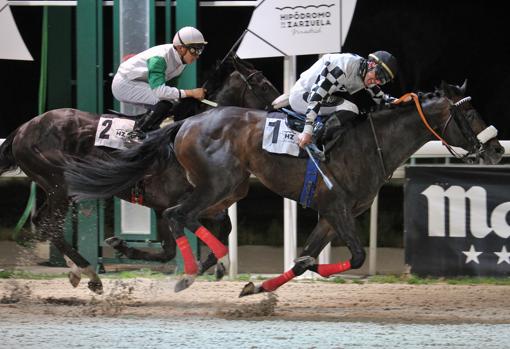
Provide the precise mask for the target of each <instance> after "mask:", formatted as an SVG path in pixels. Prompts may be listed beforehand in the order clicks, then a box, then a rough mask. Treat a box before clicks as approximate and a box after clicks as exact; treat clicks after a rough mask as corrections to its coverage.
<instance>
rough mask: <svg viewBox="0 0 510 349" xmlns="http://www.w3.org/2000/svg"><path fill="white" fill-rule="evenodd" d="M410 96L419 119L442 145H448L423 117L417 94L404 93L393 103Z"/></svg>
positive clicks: (405, 99) (402, 100)
mask: <svg viewBox="0 0 510 349" xmlns="http://www.w3.org/2000/svg"><path fill="white" fill-rule="evenodd" d="M409 97H411V98H412V99H413V101H414V104H416V109H417V110H418V114H419V115H420V118H421V121H422V122H423V124H424V125H425V127H427V129H428V130H429V131H430V132H431V133H432V134H433V135H434V136H435V137H436V138H437V139H439V140H440V141H441V142H442V143H443V144H444V145H446V146H450V145H449V144H448V142H447V141H445V140H444V139H443V137H441V136H440V135H439V134H438V133H437V132H436V131H434V129H433V128H432V127H431V126H430V125H429V123H428V121H427V119H426V118H425V114H423V109H421V104H420V99H419V98H418V95H417V94H416V93H413V92H410V93H406V94H405V95H403V96H402V97H400V98H399V99H397V100H396V101H394V102H393V104H400V103H402V102H404V101H407V99H408V98H409Z"/></svg>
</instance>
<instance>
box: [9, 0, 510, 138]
mask: <svg viewBox="0 0 510 349" xmlns="http://www.w3.org/2000/svg"><path fill="white" fill-rule="evenodd" d="M11 10H12V12H13V15H14V17H15V20H16V22H17V24H18V27H19V30H20V32H21V34H22V36H23V38H24V40H25V42H26V44H27V46H28V48H29V50H30V52H31V53H32V55H33V57H34V59H35V60H34V62H24V61H9V60H0V71H1V72H2V78H1V81H2V84H1V87H0V88H1V91H2V93H1V94H0V96H1V97H0V98H1V103H0V138H4V137H5V136H7V134H9V133H10V132H11V131H12V130H13V129H15V128H16V127H17V126H19V125H20V124H21V123H23V122H25V121H27V120H29V119H30V118H32V117H33V116H35V115H36V114H37V92H38V79H39V64H40V62H39V57H40V41H41V17H42V9H41V7H31V6H30V7H28V6H11ZM199 11H200V14H199V16H200V17H199V28H200V29H201V30H202V32H203V33H204V35H205V36H206V39H207V40H208V41H209V42H210V44H209V45H208V47H207V49H206V51H205V52H204V54H203V57H202V58H201V60H200V63H199V67H198V70H199V79H203V76H204V75H205V74H204V72H206V71H207V70H208V69H209V68H211V67H212V66H213V64H214V63H215V61H216V60H218V59H220V58H222V57H223V56H224V55H225V53H226V52H227V51H228V49H229V48H230V47H231V46H232V44H233V43H234V42H235V41H236V40H237V38H238V37H239V36H240V35H241V34H242V32H243V30H244V29H245V28H246V27H247V25H248V23H249V20H250V17H251V13H252V11H253V7H236V8H230V7H219V8H212V7H201V8H200V10H199ZM111 13H112V8H111V7H105V11H104V27H105V28H104V45H105V48H104V52H105V56H104V71H105V108H109V107H111V106H112V104H111V103H112V101H111V98H112V97H111V93H110V90H109V76H108V73H110V72H112V71H113V67H112V66H113V64H112V56H111V51H112V48H111V45H112V40H111V38H112V32H111ZM506 17H507V15H506V12H505V11H503V10H502V9H501V7H500V6H498V5H497V3H496V2H491V1H469V2H467V1H438V0H430V1H412V2H409V1H404V0H380V1H369V0H358V1H357V5H356V11H355V14H354V18H353V21H352V24H351V28H350V31H349V34H348V37H347V40H346V42H345V44H344V46H343V51H344V52H354V53H357V54H360V55H364V56H366V55H367V54H368V53H370V52H372V51H375V50H380V49H384V50H387V51H390V52H392V53H393V54H394V55H395V56H396V57H397V58H398V60H399V64H400V68H401V72H400V74H399V78H398V79H397V81H396V82H395V83H393V84H392V85H391V86H387V87H385V89H386V90H387V92H390V93H391V94H393V95H395V96H398V95H401V94H403V93H404V92H409V91H430V90H433V89H434V87H435V86H439V83H440V81H441V80H442V79H443V80H446V81H447V82H450V83H456V84H461V83H462V82H463V81H464V79H466V78H467V79H468V94H469V95H471V96H472V97H473V103H474V105H475V106H476V107H477V109H478V111H479V112H480V113H481V114H482V116H483V118H484V119H485V120H486V121H487V122H488V123H490V124H494V125H495V126H496V127H497V128H498V129H499V131H500V135H499V138H500V139H509V138H510V133H509V131H508V125H509V121H508V120H509V115H508V112H507V108H506V103H507V98H508V97H507V96H508V95H509V92H510V89H509V87H508V78H509V77H510V68H509V64H508V62H507V61H508V60H509V58H510V57H509V56H510V55H509V51H510V38H509V36H508V29H507V26H506V24H507V23H506V22H507V19H506ZM157 19H158V21H157V36H158V37H157V43H158V44H160V43H163V42H164V23H163V20H164V17H163V10H162V8H158V11H157ZM315 59H316V56H315V55H311V56H300V57H298V74H299V73H301V72H302V71H303V70H304V69H306V68H307V67H308V66H309V65H311V64H312V63H313V62H314V61H315ZM252 62H253V63H254V64H255V66H256V67H257V68H259V69H261V70H262V71H263V72H264V73H265V75H266V76H268V77H269V78H270V80H271V81H272V82H273V83H274V85H275V86H276V87H277V88H278V89H280V90H282V86H283V84H282V77H283V59H281V58H266V59H256V60H252ZM62 107H68V106H62Z"/></svg>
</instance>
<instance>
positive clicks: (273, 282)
mask: <svg viewBox="0 0 510 349" xmlns="http://www.w3.org/2000/svg"><path fill="white" fill-rule="evenodd" d="M294 276H295V275H294V272H293V271H292V269H291V270H289V271H286V272H285V273H283V274H282V275H280V276H277V277H275V278H273V279H270V280H266V281H264V282H263V283H262V288H263V289H264V290H265V291H267V292H270V291H274V290H276V289H277V288H278V287H280V286H281V285H283V284H285V283H287V282H288V281H290V280H292V279H293V278H294Z"/></svg>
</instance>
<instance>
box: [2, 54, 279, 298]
mask: <svg viewBox="0 0 510 349" xmlns="http://www.w3.org/2000/svg"><path fill="white" fill-rule="evenodd" d="M204 87H205V88H206V89H207V90H208V99H210V100H213V101H216V102H217V103H218V104H219V105H237V106H245V107H251V108H261V109H265V108H266V109H267V108H269V107H270V106H271V102H272V101H273V100H274V99H275V98H276V97H277V96H278V91H277V90H276V89H275V87H274V86H273V85H272V84H271V83H270V82H269V81H268V80H267V79H266V77H265V76H264V75H263V74H262V72H260V71H258V70H256V69H255V68H254V67H253V66H252V65H251V64H250V63H248V62H246V61H243V60H241V59H239V58H238V57H237V56H235V55H232V54H230V55H229V56H227V58H226V59H224V60H223V61H222V62H221V63H219V64H218V65H217V67H216V69H215V70H214V72H213V73H212V74H211V76H210V77H209V79H208V80H207V82H206V84H205V85H204ZM206 107H207V106H206V105H205V104H202V103H199V102H198V101H197V100H195V99H192V98H188V99H184V100H183V101H182V102H181V103H180V104H178V105H177V106H176V107H175V108H174V115H175V119H183V118H185V117H187V116H190V115H193V114H197V113H198V112H200V111H204V110H205V109H206ZM112 116H113V115H112ZM99 117H100V115H96V114H92V113H88V112H84V111H80V110H76V109H56V110H50V111H48V112H46V113H44V114H41V115H39V116H37V117H35V118H33V119H31V120H30V121H28V122H26V123H25V124H23V125H21V126H20V127H19V128H18V129H16V130H15V131H14V132H12V133H11V134H10V135H9V136H8V137H7V138H6V140H5V142H4V143H3V144H2V145H1V147H0V174H1V173H3V172H6V171H8V170H11V169H13V168H15V167H16V166H18V167H19V168H20V169H21V170H23V172H25V174H26V175H27V176H28V177H30V178H31V179H32V180H33V181H35V182H36V183H37V184H38V185H39V186H40V187H41V188H42V189H43V190H44V191H45V193H46V196H47V198H46V201H45V203H44V204H43V205H42V206H41V208H39V210H38V211H37V214H36V215H35V218H34V222H35V223H36V226H37V228H38V232H39V234H40V235H41V237H42V238H44V239H50V240H51V241H52V242H53V244H54V245H55V246H56V247H57V248H58V249H59V251H60V252H61V253H62V254H63V255H64V257H65V258H66V261H67V263H68V265H69V266H70V267H71V268H72V271H71V272H70V273H69V280H70V282H71V284H72V285H73V286H77V285H78V283H79V281H80V279H81V274H82V273H84V274H85V275H88V276H89V278H90V282H89V288H90V289H91V290H92V291H94V292H98V293H100V292H101V291H102V284H101V281H100V279H99V277H98V276H97V274H96V273H95V271H94V270H93V268H91V266H90V264H89V262H88V261H87V260H86V259H85V258H83V257H82V256H81V255H80V254H79V253H78V252H77V251H76V250H75V249H74V248H72V247H71V246H70V245H69V244H68V243H67V242H66V241H65V240H64V237H63V221H64V219H65V216H66V213H67V211H68V207H69V199H68V189H67V183H66V181H65V178H64V174H63V170H62V165H63V164H64V159H66V158H69V157H79V158H81V157H85V156H87V157H88V158H92V159H93V158H98V159H99V158H103V157H104V156H105V154H107V153H111V152H112V149H108V148H104V147H95V146H94V136H95V134H96V130H97V124H98V120H99ZM148 167H150V166H148ZM159 170H160V171H161V172H159V173H158V174H153V175H152V176H149V177H147V178H144V179H142V178H140V183H137V185H138V186H141V187H143V188H144V191H145V195H144V202H143V205H144V206H148V207H151V208H154V209H155V211H156V216H157V217H158V224H157V227H158V233H159V238H160V239H161V240H162V246H163V251H162V252H160V253H149V252H146V251H141V250H137V249H133V248H129V247H127V245H126V244H125V243H124V242H123V241H121V240H119V239H116V238H113V239H110V241H109V243H110V244H111V245H112V246H113V247H114V248H117V249H118V250H119V251H121V252H123V253H124V254H126V255H128V256H129V257H131V258H134V259H145V260H154V261H161V262H166V261H169V260H171V259H173V258H174V257H175V253H176V250H175V246H176V245H175V241H174V239H173V238H172V236H171V234H170V232H169V230H168V224H166V223H163V224H162V223H161V212H162V211H163V210H164V209H166V208H168V207H169V206H173V205H174V204H176V203H177V202H178V201H177V199H178V198H179V197H182V195H183V194H184V193H186V192H187V191H190V190H191V188H192V187H191V186H190V184H189V183H188V181H187V180H186V177H185V175H184V172H183V171H182V169H181V168H180V166H179V165H178V164H177V163H176V162H175V163H174V162H171V161H170V162H166V163H165V165H164V166H162V167H160V168H159ZM169 178H170V180H168V179H169ZM117 194H118V195H117V196H118V197H120V198H121V199H125V200H127V201H130V199H131V188H125V190H122V191H119V192H117ZM213 218H214V219H213V220H210V222H204V224H206V225H208V224H211V225H213V223H215V222H217V223H218V224H217V225H213V226H212V227H211V229H213V230H217V229H219V234H220V236H225V238H224V239H226V238H227V237H228V233H229V232H230V228H231V225H230V220H229V218H228V215H227V214H226V212H219V213H218V214H217V216H215V217H213ZM216 261H217V259H216V256H215V255H214V254H212V253H211V254H210V255H209V256H208V257H207V258H206V260H205V261H204V263H202V265H201V268H200V272H203V271H205V270H207V269H208V268H209V267H211V266H212V265H214V264H215V263H216Z"/></svg>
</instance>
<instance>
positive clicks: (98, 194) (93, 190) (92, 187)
mask: <svg viewBox="0 0 510 349" xmlns="http://www.w3.org/2000/svg"><path fill="white" fill-rule="evenodd" d="M183 122H184V121H182V122H174V123H173V124H171V125H169V126H166V127H164V128H161V129H159V130H157V131H154V132H151V133H150V134H149V136H148V137H147V139H146V140H144V142H143V143H141V144H139V145H136V146H134V147H132V148H130V149H126V150H119V151H115V152H113V153H112V154H111V155H107V157H106V158H104V159H90V158H85V159H75V158H73V159H71V161H67V162H66V164H65V177H66V182H67V185H68V190H69V194H70V195H71V196H73V197H74V198H75V199H76V200H84V199H92V198H108V197H111V196H114V195H116V194H119V193H121V192H123V191H125V190H127V189H129V188H132V187H133V186H134V185H135V184H136V183H138V182H139V181H140V180H141V179H142V178H143V177H144V175H145V174H147V173H149V172H150V173H153V172H158V171H162V170H163V169H164V168H166V167H167V166H168V165H169V163H175V162H176V161H177V160H176V159H175V155H174V150H173V140H174V139H175V135H176V134H177V131H179V129H180V127H181V125H182V123H183Z"/></svg>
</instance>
